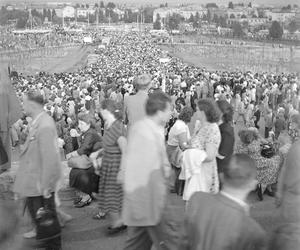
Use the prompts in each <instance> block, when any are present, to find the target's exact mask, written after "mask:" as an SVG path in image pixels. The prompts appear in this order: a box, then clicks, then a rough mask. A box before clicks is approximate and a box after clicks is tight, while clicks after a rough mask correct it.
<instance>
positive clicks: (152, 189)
mask: <svg viewBox="0 0 300 250" xmlns="http://www.w3.org/2000/svg"><path fill="white" fill-rule="evenodd" d="M145 110H146V117H145V118H144V119H142V120H140V121H138V122H136V123H135V124H134V125H133V126H132V127H131V128H130V130H129V136H128V147H127V149H126V153H125V155H124V158H123V162H122V165H121V168H122V171H123V172H124V174H123V186H124V204H123V211H122V217H123V221H124V224H125V225H127V226H128V238H127V240H126V243H125V248H124V249H125V250H140V249H143V250H150V249H151V246H152V244H153V245H154V246H155V247H156V249H157V250H161V249H171V248H168V247H167V244H166V237H165V236H164V235H165V232H163V231H164V230H163V229H162V225H161V220H162V213H163V210H164V208H165V203H166V195H167V181H166V179H167V178H168V176H169V174H170V165H169V162H168V158H167V153H166V147H165V141H164V126H165V124H166V122H167V121H168V120H169V119H170V115H171V99H170V97H169V96H167V95H166V94H165V93H163V92H155V93H153V94H151V95H150V96H149V99H148V100H147V102H146V108H145Z"/></svg>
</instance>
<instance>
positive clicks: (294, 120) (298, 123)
mask: <svg viewBox="0 0 300 250" xmlns="http://www.w3.org/2000/svg"><path fill="white" fill-rule="evenodd" d="M291 129H294V130H300V114H295V115H292V117H291Z"/></svg>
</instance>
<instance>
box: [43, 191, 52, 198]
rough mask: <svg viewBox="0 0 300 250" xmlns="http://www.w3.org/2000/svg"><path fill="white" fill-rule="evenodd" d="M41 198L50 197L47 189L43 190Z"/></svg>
mask: <svg viewBox="0 0 300 250" xmlns="http://www.w3.org/2000/svg"><path fill="white" fill-rule="evenodd" d="M43 197H44V198H45V199H49V198H50V197H51V192H50V190H49V189H45V190H44V191H43Z"/></svg>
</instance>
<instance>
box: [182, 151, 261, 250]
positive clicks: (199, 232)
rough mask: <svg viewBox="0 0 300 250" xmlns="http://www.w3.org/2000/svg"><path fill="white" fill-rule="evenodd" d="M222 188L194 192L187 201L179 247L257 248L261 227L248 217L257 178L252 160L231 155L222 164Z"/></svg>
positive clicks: (211, 249)
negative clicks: (249, 201)
mask: <svg viewBox="0 0 300 250" xmlns="http://www.w3.org/2000/svg"><path fill="white" fill-rule="evenodd" d="M223 174H224V175H223V180H222V183H223V189H222V191H221V192H220V193H218V194H215V195H214V194H209V193H204V192H197V193H195V194H194V195H193V196H192V197H191V199H190V200H189V202H188V206H187V211H186V218H185V224H184V235H185V236H184V237H183V241H182V245H181V246H180V248H178V249H180V250H184V249H189V250H202V249H205V250H227V249H243V250H250V249H252V250H254V249H255V250H260V249H264V248H265V233H264V231H263V229H262V228H261V227H260V226H259V225H258V224H257V223H256V222H255V221H254V220H253V219H252V218H250V217H249V206H248V204H247V203H246V198H247V196H248V194H249V193H250V192H251V191H252V190H253V189H254V188H255V186H256V184H257V182H256V179H255V176H256V167H255V161H254V160H252V159H251V158H250V157H249V156H247V155H246V154H235V155H233V156H232V157H231V158H230V160H229V163H228V164H227V165H225V166H224V168H223Z"/></svg>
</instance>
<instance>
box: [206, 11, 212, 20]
mask: <svg viewBox="0 0 300 250" xmlns="http://www.w3.org/2000/svg"><path fill="white" fill-rule="evenodd" d="M211 19H212V16H211V11H210V10H207V21H208V22H209V23H210V21H211Z"/></svg>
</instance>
